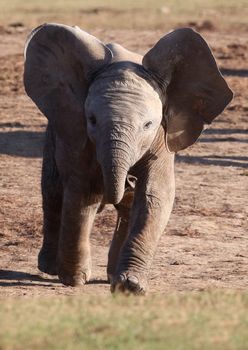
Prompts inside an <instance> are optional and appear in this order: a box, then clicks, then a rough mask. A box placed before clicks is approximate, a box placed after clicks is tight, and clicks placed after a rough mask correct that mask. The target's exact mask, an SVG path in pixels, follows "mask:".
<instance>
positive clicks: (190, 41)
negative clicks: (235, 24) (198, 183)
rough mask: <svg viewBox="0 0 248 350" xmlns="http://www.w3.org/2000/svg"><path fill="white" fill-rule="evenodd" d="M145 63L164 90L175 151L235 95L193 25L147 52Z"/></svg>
mask: <svg viewBox="0 0 248 350" xmlns="http://www.w3.org/2000/svg"><path fill="white" fill-rule="evenodd" d="M143 66H144V67H145V68H146V69H147V70H149V71H151V72H152V73H153V74H154V76H155V77H157V79H158V81H159V83H160V84H161V86H162V90H163V91H164V92H165V99H166V101H165V106H164V118H165V120H166V126H167V133H166V139H167V141H166V143H167V147H168V149H169V150H170V151H172V152H176V151H179V150H181V149H184V148H186V147H188V146H190V145H192V144H193V143H194V142H195V141H196V140H197V138H198V137H199V136H200V134H201V131H202V129H203V126H204V123H206V124H210V123H211V122H212V121H213V119H214V118H215V117H217V115H218V114H220V113H221V112H222V111H223V109H224V108H225V107H226V105H227V104H228V103H229V102H230V101H231V99H232V96H233V94H232V91H231V90H230V89H229V87H228V85H227V83H226V82H225V80H224V78H223V77H222V75H221V74H220V72H219V70H218V67H217V65H216V62H215V59H214V57H213V55H212V53H211V51H210V49H209V47H208V45H207V43H206V42H205V40H204V39H203V38H202V37H201V36H200V34H198V33H196V32H195V31H193V30H192V29H190V28H182V29H177V30H175V31H173V32H171V33H169V34H167V35H165V36H164V37H163V38H162V39H160V40H159V41H158V43H157V44H156V45H155V46H154V47H153V48H152V49H151V50H150V51H149V52H148V53H147V54H146V55H145V56H144V58H143Z"/></svg>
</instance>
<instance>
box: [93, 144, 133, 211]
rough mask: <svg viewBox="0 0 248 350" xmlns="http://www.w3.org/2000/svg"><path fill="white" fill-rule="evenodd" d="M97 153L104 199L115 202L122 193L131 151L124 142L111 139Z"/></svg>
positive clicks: (130, 161)
mask: <svg viewBox="0 0 248 350" xmlns="http://www.w3.org/2000/svg"><path fill="white" fill-rule="evenodd" d="M97 153H98V161H99V163H100V165H101V168H102V173H103V181H104V199H105V201H106V203H110V204H117V203H119V202H120V201H121V199H122V198H123V195H124V191H125V182H126V178H127V174H128V171H129V169H130V167H131V166H132V160H131V154H132V152H131V150H130V149H129V147H127V145H125V143H124V142H122V141H119V140H118V141H113V140H111V141H110V142H108V145H107V146H106V143H105V145H104V146H103V147H101V150H100V151H98V152H97Z"/></svg>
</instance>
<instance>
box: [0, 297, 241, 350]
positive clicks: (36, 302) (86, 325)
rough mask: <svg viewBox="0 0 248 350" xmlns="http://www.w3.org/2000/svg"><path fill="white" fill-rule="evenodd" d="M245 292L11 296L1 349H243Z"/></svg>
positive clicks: (1, 312)
mask: <svg viewBox="0 0 248 350" xmlns="http://www.w3.org/2000/svg"><path fill="white" fill-rule="evenodd" d="M247 307H248V294H247V293H246V294H245V293H239V292H228V291H225V292H224V291H218V292H204V293H188V294H187V295H185V294H180V295H157V296H150V297H149V298H139V299H137V298H135V297H129V298H127V297H115V298H111V297H99V296H98V297H96V296H83V297H74V298H70V297H60V298H58V297H57V298H47V299H45V298H42V299H40V298H39V299H33V300H30V299H22V300H20V299H9V300H5V301H4V302H2V303H0V323H1V328H0V348H1V349H2V350H12V349H25V350H28V349H36V350H39V349H42V350H43V349H47V350H49V349H60V350H63V349H67V350H70V349H73V350H77V349H87V350H90V349H94V350H96V349H99V350H100V349H101V350H104V349H108V350H111V349H113V350H118V349H137V350H138V349H142V350H146V349H147V350H148V349H157V350H159V349H161V350H166V349H169V350H174V349H177V350H180V349H183V350H187V349H189V350H194V349H201V350H208V349H209V350H210V349H211V350H212V349H215V350H221V349H223V350H224V349H225V350H232V349H233V350H234V349H235V350H238V349H240V350H245V349H247V344H248V333H247V328H248V314H247Z"/></svg>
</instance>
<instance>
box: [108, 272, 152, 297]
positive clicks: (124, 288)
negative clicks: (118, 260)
mask: <svg viewBox="0 0 248 350" xmlns="http://www.w3.org/2000/svg"><path fill="white" fill-rule="evenodd" d="M146 285H147V282H146V279H144V278H142V277H141V276H140V275H139V274H138V273H134V272H133V273H132V272H129V271H127V272H122V273H121V274H119V275H118V276H115V277H114V278H113V280H112V282H111V292H112V293H118V292H119V293H124V294H135V295H144V294H145V293H146Z"/></svg>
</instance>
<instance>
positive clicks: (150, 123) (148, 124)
mask: <svg viewBox="0 0 248 350" xmlns="http://www.w3.org/2000/svg"><path fill="white" fill-rule="evenodd" d="M151 125H152V121H149V122H146V123H145V124H144V126H143V128H144V129H145V130H147V129H149V128H150V126H151Z"/></svg>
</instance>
